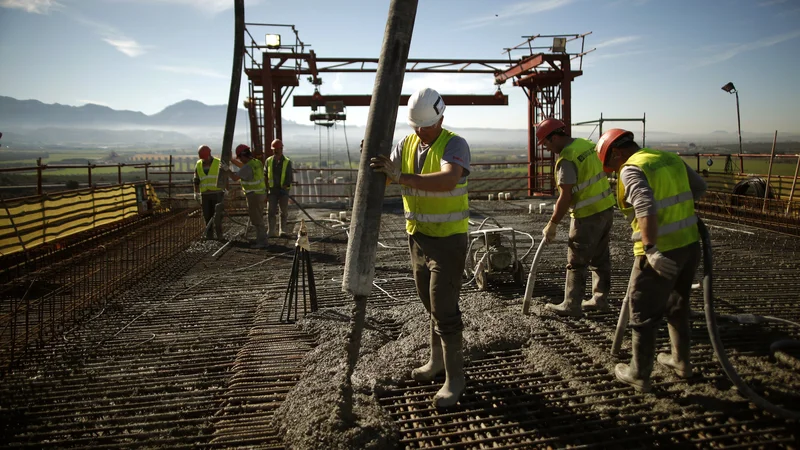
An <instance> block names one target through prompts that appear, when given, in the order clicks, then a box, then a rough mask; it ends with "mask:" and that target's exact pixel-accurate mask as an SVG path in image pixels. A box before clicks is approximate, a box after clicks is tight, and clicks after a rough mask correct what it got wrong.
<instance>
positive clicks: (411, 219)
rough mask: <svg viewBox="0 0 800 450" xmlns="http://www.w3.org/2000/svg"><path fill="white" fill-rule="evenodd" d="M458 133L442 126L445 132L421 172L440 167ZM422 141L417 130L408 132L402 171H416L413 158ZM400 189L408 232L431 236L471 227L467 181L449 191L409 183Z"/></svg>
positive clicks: (436, 142)
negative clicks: (417, 187) (448, 145)
mask: <svg viewBox="0 0 800 450" xmlns="http://www.w3.org/2000/svg"><path fill="white" fill-rule="evenodd" d="M455 135H456V134H455V133H453V132H451V131H448V130H445V129H442V133H441V134H440V135H439V137H438V138H436V141H435V142H434V143H433V145H431V148H430V149H428V154H427V155H426V156H425V163H424V164H423V166H422V170H421V172H420V173H421V174H426V173H436V172H440V171H441V164H442V156H444V149H445V147H446V146H447V143H448V142H449V141H450V139H452V138H453V136H455ZM419 144H420V139H419V136H417V135H416V134H411V135H408V136H406V138H405V142H404V144H403V149H402V154H401V159H402V161H401V163H402V173H411V174H413V173H415V172H414V162H415V160H416V158H417V151H418V149H419ZM401 191H402V194H403V210H404V211H405V218H406V232H407V233H408V234H414V233H417V232H419V233H422V234H424V235H426V236H431V237H446V236H452V235H454V234H459V233H466V232H467V231H468V230H469V197H468V195H467V183H466V182H464V183H461V184H457V185H456V187H455V188H453V190H450V191H446V192H432V191H422V190H419V189H413V188H410V187H408V186H403V187H402V188H401Z"/></svg>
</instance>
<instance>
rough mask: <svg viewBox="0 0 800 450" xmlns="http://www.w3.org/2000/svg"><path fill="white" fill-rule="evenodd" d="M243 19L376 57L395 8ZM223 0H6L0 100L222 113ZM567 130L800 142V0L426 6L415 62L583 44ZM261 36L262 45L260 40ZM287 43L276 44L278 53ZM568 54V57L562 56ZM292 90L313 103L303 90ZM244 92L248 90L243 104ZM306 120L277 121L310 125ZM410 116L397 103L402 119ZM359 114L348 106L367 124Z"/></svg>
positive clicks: (463, 113) (268, 9)
mask: <svg viewBox="0 0 800 450" xmlns="http://www.w3.org/2000/svg"><path fill="white" fill-rule="evenodd" d="M245 4H246V16H247V17H246V20H247V21H248V22H260V23H279V24H294V25H295V26H296V27H297V29H298V31H299V33H300V37H301V39H302V40H303V41H305V42H306V43H307V44H310V45H311V48H313V49H314V50H315V52H316V53H317V55H318V56H322V57H377V56H378V54H379V52H380V47H381V43H382V39H383V31H384V27H385V21H386V16H387V11H388V7H389V1H388V0H352V1H347V0H343V1H330V0H324V1H323V0H304V1H286V0H281V1H273V0H245ZM232 5H233V1H232V0H0V95H7V96H12V97H15V98H19V99H37V100H40V101H43V102H45V103H55V102H57V103H62V104H69V105H81V104H84V103H97V104H103V105H108V106H110V107H112V108H115V109H129V110H136V111H142V112H144V113H146V114H153V113H156V112H158V111H160V110H161V109H163V108H164V107H166V106H168V105H170V104H172V103H175V102H178V101H180V100H184V99H187V98H190V99H196V100H199V101H202V102H204V103H208V104H223V103H225V102H226V101H227V98H228V89H229V78H228V77H229V76H230V75H229V74H230V66H231V57H232V54H231V53H232V47H233V36H232V34H233V7H232ZM589 31H591V32H592V34H591V35H589V36H588V37H587V39H586V48H587V49H591V48H596V49H597V50H596V51H594V52H592V53H590V54H588V55H587V56H586V57H585V58H584V75H583V76H581V77H579V78H577V79H576V80H575V82H574V83H573V118H574V120H575V121H580V120H593V119H597V118H598V117H599V115H600V113H601V112H602V113H603V114H604V116H606V117H611V116H614V117H637V116H638V117H641V115H642V113H645V112H646V113H647V119H648V129H649V130H658V131H671V132H677V133H703V132H711V131H714V130H727V131H730V132H735V131H736V108H735V99H734V96H732V95H729V94H726V93H725V92H723V91H722V90H721V89H720V87H721V86H722V85H724V84H725V83H726V82H728V81H733V82H734V83H735V85H736V87H737V88H738V89H739V91H740V93H739V96H740V102H741V111H742V129H743V133H747V132H766V133H771V132H772V131H773V130H776V129H777V130H778V131H779V135H780V133H781V132H787V133H788V132H793V133H797V132H800V120H798V118H800V94H798V92H800V88H799V87H798V82H800V50H798V46H800V0H715V1H710V0H706V1H703V0H699V1H698V0H694V1H685V0H608V1H605V0H532V1H507V0H420V1H419V8H418V11H417V17H416V23H415V28H414V35H413V39H412V44H411V50H410V57H412V58H479V59H500V58H504V57H505V55H503V54H502V50H503V48H506V47H511V46H514V45H517V44H520V43H521V42H523V40H524V39H523V38H522V36H527V35H533V34H559V33H586V32H589ZM259 37H262V36H259ZM287 38H288V36H284V42H285V41H286V39H287ZM570 50H574V49H573V48H570ZM323 81H324V84H323V86H322V92H323V94H325V93H344V94H367V93H370V92H371V91H372V87H373V82H374V78H373V76H372V74H366V75H365V74H338V75H335V74H329V75H328V76H323ZM301 83H302V84H301V87H300V88H299V89H297V90H295V93H300V94H310V93H311V92H312V87H311V85H310V84H309V83H307V82H306V81H305V79H303V80H302V81H301ZM425 85H428V86H430V87H433V88H435V89H437V90H439V91H440V92H441V93H444V94H456V93H462V94H491V93H493V92H494V89H495V88H494V85H493V79H492V77H491V76H489V75H474V76H470V75H447V74H427V75H423V74H407V75H406V78H405V84H404V92H405V93H410V92H412V91H413V90H415V89H416V88H419V87H422V86H425ZM503 91H504V92H505V93H507V94H509V96H510V101H509V103H510V105H509V106H508V107H452V108H449V109H448V110H447V113H446V123H447V124H450V125H451V126H453V127H456V128H458V127H490V128H525V127H526V121H527V115H526V107H525V102H526V98H525V96H524V94H523V92H522V90H521V89H520V88H516V87H513V86H511V84H510V83H507V84H506V85H504V86H503ZM245 92H246V90H245V89H244V87H243V90H242V98H243V97H244V94H245ZM309 112H310V111H309V110H307V109H305V108H292V107H287V109H285V110H284V117H285V118H288V119H292V120H295V121H298V122H305V123H308V114H309ZM405 114H406V111H405V108H401V110H400V112H399V115H398V118H399V119H402V118H403V117H404V116H405ZM366 117H367V108H350V109H349V110H348V119H349V120H348V124H351V125H364V124H365V123H366Z"/></svg>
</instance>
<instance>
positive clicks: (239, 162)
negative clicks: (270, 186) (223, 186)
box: [221, 144, 267, 248]
mask: <svg viewBox="0 0 800 450" xmlns="http://www.w3.org/2000/svg"><path fill="white" fill-rule="evenodd" d="M231 164H233V165H235V166H236V167H238V168H239V173H238V174H236V173H233V172H228V174H230V177H231V179H233V180H234V181H239V182H240V183H241V185H242V191H244V197H245V199H246V200H247V214H248V215H249V216H250V223H252V224H253V226H254V227H255V229H256V241H255V242H254V243H253V244H252V245H251V247H252V248H267V229H266V227H265V226H264V204H265V203H266V197H267V184H266V183H265V182H264V165H263V164H261V161H260V160H259V159H257V158H253V154H252V153H251V152H250V147H248V146H246V145H244V144H239V145H238V146H236V158H235V159H232V160H231ZM221 167H222V169H223V170H228V166H227V165H224V164H223V165H221Z"/></svg>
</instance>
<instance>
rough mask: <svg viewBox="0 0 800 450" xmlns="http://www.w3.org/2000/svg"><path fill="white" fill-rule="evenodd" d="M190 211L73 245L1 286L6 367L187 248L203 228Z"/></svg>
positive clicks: (0, 331)
mask: <svg viewBox="0 0 800 450" xmlns="http://www.w3.org/2000/svg"><path fill="white" fill-rule="evenodd" d="M189 215H190V211H179V212H164V213H161V214H157V215H155V216H150V217H145V218H142V219H140V220H139V221H138V224H137V226H129V227H127V228H125V229H126V233H125V234H124V235H119V234H116V233H109V234H107V235H105V236H101V237H100V238H98V239H96V240H95V241H94V242H92V244H93V246H92V247H90V248H83V249H82V248H81V245H76V246H73V247H72V249H71V250H72V252H71V253H70V254H69V255H65V254H60V253H56V254H52V255H49V258H48V257H47V256H45V257H43V258H40V260H38V261H36V262H35V263H34V264H32V265H31V266H32V267H28V268H27V269H28V270H27V271H26V272H25V274H24V275H22V276H19V277H16V278H13V279H11V280H9V281H8V282H7V283H6V284H4V285H3V286H2V287H0V290H2V294H0V311H2V315H0V371H2V372H3V373H5V372H7V371H8V370H11V369H13V368H14V367H15V366H17V365H19V364H20V363H24V360H25V359H26V357H27V354H28V352H29V351H30V349H31V347H33V346H36V347H42V346H43V345H45V344H46V343H47V342H49V341H52V340H54V339H57V338H58V337H59V335H60V334H61V333H63V332H65V331H67V330H69V329H71V328H72V327H74V326H76V325H78V324H79V322H80V321H81V320H83V319H85V318H87V317H89V316H91V315H92V314H93V313H94V312H96V311H97V310H99V309H100V308H103V307H104V306H105V304H106V301H108V300H109V299H110V298H112V297H113V296H114V295H115V294H117V293H118V292H119V291H120V290H121V289H123V288H125V287H126V286H127V285H129V284H130V283H134V282H136V281H137V280H138V279H140V278H142V277H145V276H147V275H148V274H149V273H150V272H151V271H152V270H157V268H158V266H159V265H160V264H162V263H163V262H164V261H166V260H167V259H169V258H171V257H172V256H174V255H175V254H176V253H178V252H180V251H182V250H183V249H184V248H185V247H186V245H187V244H188V243H189V241H190V240H191V239H192V237H193V236H194V235H196V234H197V233H198V232H199V223H198V221H197V219H192V218H190V217H189Z"/></svg>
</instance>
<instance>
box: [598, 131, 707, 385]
mask: <svg viewBox="0 0 800 450" xmlns="http://www.w3.org/2000/svg"><path fill="white" fill-rule="evenodd" d="M597 152H598V154H599V157H600V160H601V161H603V165H604V167H605V168H606V169H607V170H609V171H614V172H617V173H618V174H619V180H618V182H617V204H618V205H619V208H620V210H622V212H623V213H624V214H625V216H626V217H627V218H628V220H629V221H630V223H631V228H632V229H633V234H632V235H631V239H632V240H633V254H634V255H635V259H634V263H633V269H632V270H631V277H630V282H629V283H628V293H627V295H628V299H629V302H630V322H629V325H630V328H631V333H632V353H633V355H632V358H631V362H630V364H617V366H616V368H615V370H614V372H615V374H616V376H617V379H618V380H620V381H622V382H624V383H627V384H629V385H631V386H633V387H634V388H635V389H636V390H637V391H640V392H647V391H649V390H650V373H651V372H652V370H653V363H654V361H653V360H654V358H653V354H654V353H655V347H656V334H657V331H658V328H659V325H660V323H661V319H662V317H663V316H664V315H666V316H667V324H668V329H669V339H670V343H671V344H672V345H671V347H672V348H671V350H672V351H671V353H661V354H659V355H658V362H659V363H660V364H662V365H664V366H666V367H668V368H670V369H672V370H673V371H674V372H675V373H676V374H677V375H678V376H679V377H681V378H689V377H690V376H691V375H692V365H691V362H690V360H689V346H690V345H689V344H690V334H691V327H690V324H689V316H690V313H691V311H690V309H689V294H690V292H691V289H692V280H693V278H694V275H695V271H696V270H697V266H698V264H699V261H700V243H699V240H700V234H699V231H698V229H697V216H696V215H695V211H694V202H695V200H697V199H699V198H700V197H702V196H703V194H705V192H706V183H705V181H704V180H703V178H702V177H701V176H700V175H698V174H697V173H696V172H695V171H694V170H692V169H691V168H689V166H687V165H686V163H684V162H683V160H682V159H681V158H680V156H678V155H676V154H674V153H669V152H663V151H659V150H653V149H650V148H640V147H639V145H638V144H637V143H636V141H634V136H633V133H631V132H630V131H627V130H622V129H619V128H613V129H611V130H608V131H606V132H605V133H604V134H603V136H601V137H600V140H599V141H598V142H597Z"/></svg>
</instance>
